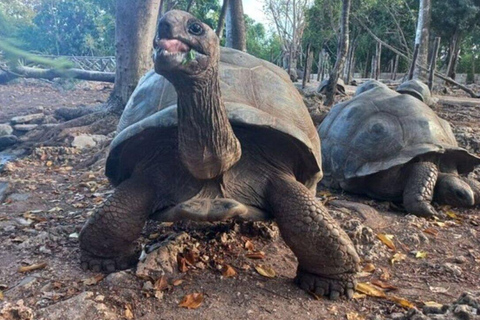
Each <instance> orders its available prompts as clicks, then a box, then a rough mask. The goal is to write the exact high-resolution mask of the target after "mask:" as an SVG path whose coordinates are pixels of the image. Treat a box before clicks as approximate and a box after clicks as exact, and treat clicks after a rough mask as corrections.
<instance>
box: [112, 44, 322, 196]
mask: <svg viewBox="0 0 480 320" xmlns="http://www.w3.org/2000/svg"><path fill="white" fill-rule="evenodd" d="M219 74H220V80H221V92H222V97H223V99H224V102H225V107H226V109H227V113H228V117H229V120H230V122H231V124H232V126H233V127H234V129H235V126H242V127H245V126H257V127H263V128H268V129H271V130H274V131H277V132H278V134H279V135H278V136H279V139H280V140H278V142H276V143H281V141H282V140H281V139H294V140H295V141H296V142H297V144H298V145H300V148H301V150H302V152H301V154H297V155H291V156H292V157H300V158H301V162H300V163H303V167H302V169H301V170H303V175H304V176H307V177H308V178H307V179H306V180H307V181H305V185H306V186H307V187H309V188H314V186H315V185H316V183H317V182H318V181H319V180H320V179H321V177H322V171H321V155H320V140H319V138H318V134H317V131H316V129H315V126H314V125H313V122H312V120H311V118H310V116H309V114H308V110H307V108H306V107H305V105H304V103H303V100H302V97H301V96H300V94H299V93H298V91H297V90H296V89H295V87H294V86H293V84H292V83H291V81H290V79H289V77H288V74H287V73H286V72H285V71H284V70H283V69H281V68H279V67H277V66H275V65H273V64H271V63H269V62H267V61H264V60H261V59H258V58H255V57H253V56H251V55H249V54H247V53H244V52H241V51H237V50H233V49H229V48H222V49H221V57H220V68H219ZM176 103H177V95H176V92H175V89H174V87H173V85H172V84H171V83H169V82H168V81H167V80H166V79H165V78H164V77H162V76H160V75H158V74H156V73H155V72H154V71H153V70H151V71H149V72H148V73H147V74H146V75H145V76H144V77H143V78H142V79H141V80H140V82H139V83H138V86H137V88H136V89H135V91H134V92H133V94H132V96H131V97H130V100H129V101H128V103H127V106H126V107H125V110H124V112H123V114H122V117H121V119H120V121H119V124H118V127H117V136H116V137H115V139H114V140H113V141H112V143H111V145H110V154H109V157H108V159H107V169H106V174H107V176H108V177H109V178H110V180H111V181H112V182H113V183H114V184H118V183H120V182H121V178H119V177H118V176H117V175H118V170H117V168H118V166H119V165H120V159H121V158H122V156H123V153H122V150H123V147H124V145H125V143H126V141H127V140H128V141H129V143H130V145H131V142H132V140H134V139H136V137H138V136H140V133H142V132H144V131H145V130H147V129H149V130H150V131H151V129H158V128H161V129H164V128H173V127H176V126H177V105H176ZM265 147H266V148H268V146H265ZM129 150H130V149H129ZM285 156H286V157H287V156H288V155H285Z"/></svg>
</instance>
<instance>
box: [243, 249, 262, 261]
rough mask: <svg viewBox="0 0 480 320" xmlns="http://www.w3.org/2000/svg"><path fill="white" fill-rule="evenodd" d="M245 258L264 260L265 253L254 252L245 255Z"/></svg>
mask: <svg viewBox="0 0 480 320" xmlns="http://www.w3.org/2000/svg"><path fill="white" fill-rule="evenodd" d="M245 257H247V258H249V259H265V252H263V251H255V252H252V253H247V254H246V255H245Z"/></svg>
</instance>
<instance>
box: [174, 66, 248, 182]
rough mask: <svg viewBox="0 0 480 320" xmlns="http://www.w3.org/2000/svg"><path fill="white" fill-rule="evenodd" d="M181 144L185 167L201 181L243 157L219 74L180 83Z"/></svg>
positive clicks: (216, 175)
mask: <svg viewBox="0 0 480 320" xmlns="http://www.w3.org/2000/svg"><path fill="white" fill-rule="evenodd" d="M178 82H179V83H177V84H176V85H175V89H176V90H177V94H178V143H179V150H180V156H181V159H182V162H183V164H184V165H185V166H186V167H187V168H188V170H189V171H190V173H191V174H192V175H193V176H194V177H196V178H198V179H213V178H216V177H218V176H220V175H221V174H222V173H223V172H225V171H227V170H228V169H230V168H231V167H232V166H233V165H234V164H235V163H236V162H237V161H238V160H239V159H240V157H241V147H240V142H239V141H238V139H237V138H236V137H235V134H234V133H233V129H232V126H231V125H230V122H229V121H228V116H227V112H226V110H225V105H224V103H223V100H222V97H221V93H220V80H219V77H218V70H217V69H216V68H211V69H209V70H207V71H205V72H204V73H203V74H202V75H201V76H197V77H196V78H193V79H185V81H178Z"/></svg>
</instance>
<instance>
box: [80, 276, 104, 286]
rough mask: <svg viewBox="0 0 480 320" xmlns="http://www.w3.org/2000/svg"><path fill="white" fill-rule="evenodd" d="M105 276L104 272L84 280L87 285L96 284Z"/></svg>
mask: <svg viewBox="0 0 480 320" xmlns="http://www.w3.org/2000/svg"><path fill="white" fill-rule="evenodd" d="M103 278H105V275H104V274H103V273H99V274H96V275H94V276H93V277H90V278H86V279H83V280H82V282H83V284H84V285H86V286H94V285H96V284H97V283H99V282H100V281H102V280H103Z"/></svg>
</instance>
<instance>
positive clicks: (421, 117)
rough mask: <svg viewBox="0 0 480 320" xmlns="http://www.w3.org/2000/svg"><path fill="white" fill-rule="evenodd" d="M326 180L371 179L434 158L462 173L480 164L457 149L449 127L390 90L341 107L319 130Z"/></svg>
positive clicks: (379, 89)
mask: <svg viewBox="0 0 480 320" xmlns="http://www.w3.org/2000/svg"><path fill="white" fill-rule="evenodd" d="M319 133H320V138H321V140H322V158H323V169H324V173H325V177H326V178H327V177H328V179H333V180H335V181H345V180H347V179H351V178H356V177H364V176H368V175H371V174H374V173H377V172H380V171H383V170H388V169H390V168H392V167H395V166H399V165H403V164H405V163H407V162H409V161H410V160H412V159H413V158H415V157H418V156H421V155H424V154H427V153H433V154H437V155H438V160H439V162H440V164H441V163H442V161H445V163H448V164H452V163H454V164H456V165H457V167H458V171H459V173H467V172H470V171H472V170H473V168H474V166H475V165H478V164H480V159H479V158H478V157H476V156H474V155H472V154H470V153H469V152H468V151H466V150H465V149H463V148H460V147H458V144H457V141H456V140H455V137H454V135H453V132H452V129H451V127H450V125H449V123H448V122H447V121H445V120H443V119H441V118H439V117H438V116H437V115H436V114H435V112H433V111H432V109H430V108H429V107H428V106H427V105H426V104H424V103H423V102H421V101H419V100H418V99H416V98H414V97H412V96H410V95H406V94H399V93H397V92H395V91H393V90H390V89H389V88H387V87H385V86H379V87H375V88H373V89H370V90H368V91H366V92H363V93H362V94H360V95H358V96H356V97H354V98H353V99H352V100H350V101H347V102H344V103H340V104H337V105H336V106H334V107H333V108H332V110H331V111H330V113H329V114H328V115H327V117H325V119H324V121H323V122H322V124H321V125H320V127H319Z"/></svg>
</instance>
